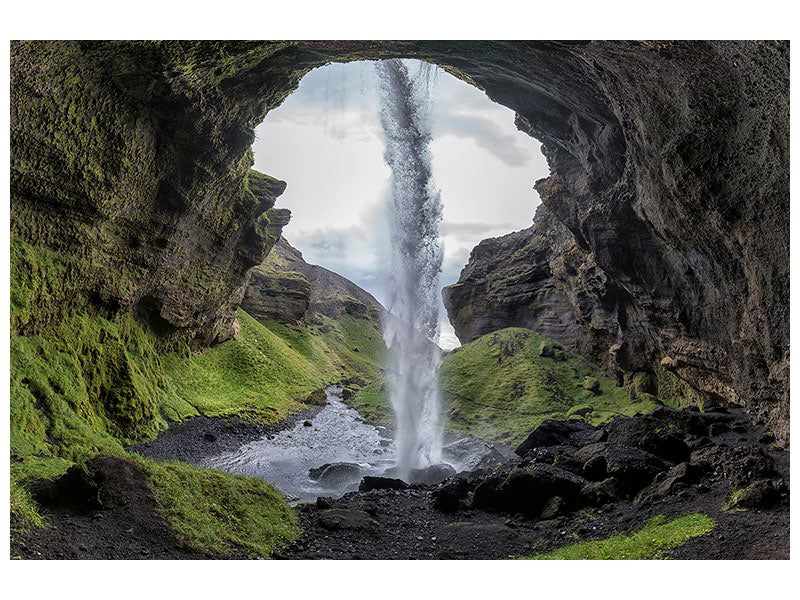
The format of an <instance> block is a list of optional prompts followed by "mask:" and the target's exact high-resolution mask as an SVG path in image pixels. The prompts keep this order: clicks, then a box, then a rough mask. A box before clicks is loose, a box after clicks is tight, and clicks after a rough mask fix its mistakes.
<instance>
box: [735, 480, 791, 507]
mask: <svg viewBox="0 0 800 600" xmlns="http://www.w3.org/2000/svg"><path fill="white" fill-rule="evenodd" d="M779 499H780V492H779V490H778V488H777V487H776V485H775V484H774V483H773V482H772V481H769V480H766V479H761V480H759V481H754V482H753V483H751V484H750V485H748V486H747V487H746V488H745V489H744V490H743V491H742V492H741V493H740V494H738V495H737V496H736V497H735V498H734V500H733V502H731V508H770V507H772V506H774V505H775V504H776V503H777V502H778V500H779Z"/></svg>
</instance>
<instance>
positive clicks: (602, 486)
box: [581, 477, 620, 506]
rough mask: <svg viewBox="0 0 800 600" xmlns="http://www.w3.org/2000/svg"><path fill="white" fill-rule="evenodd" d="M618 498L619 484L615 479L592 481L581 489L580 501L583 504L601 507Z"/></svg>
mask: <svg viewBox="0 0 800 600" xmlns="http://www.w3.org/2000/svg"><path fill="white" fill-rule="evenodd" d="M619 496H620V486H619V482H618V481H617V479H616V478H615V477H608V478H607V479H604V480H603V481H592V482H590V483H587V484H586V485H585V486H583V487H582V488H581V499H582V500H583V503H584V504H589V505H591V506H602V505H603V504H607V503H609V502H615V501H616V500H617V499H618V498H619Z"/></svg>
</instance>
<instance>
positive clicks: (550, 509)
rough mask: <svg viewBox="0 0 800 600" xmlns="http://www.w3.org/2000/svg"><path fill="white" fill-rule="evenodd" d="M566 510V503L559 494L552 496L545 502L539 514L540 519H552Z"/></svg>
mask: <svg viewBox="0 0 800 600" xmlns="http://www.w3.org/2000/svg"><path fill="white" fill-rule="evenodd" d="M566 510H567V503H566V502H564V499H563V498H562V497H561V496H553V497H552V498H550V499H549V500H548V501H547V502H545V505H544V508H542V512H541V513H540V514H539V518H540V519H553V518H555V517H557V516H558V515H560V514H563V513H564V512H566Z"/></svg>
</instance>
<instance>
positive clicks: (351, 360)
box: [161, 310, 383, 423]
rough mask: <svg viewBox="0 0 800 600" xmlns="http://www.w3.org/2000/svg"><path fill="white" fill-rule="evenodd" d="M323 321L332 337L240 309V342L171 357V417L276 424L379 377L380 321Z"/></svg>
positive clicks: (167, 410) (167, 402)
mask: <svg viewBox="0 0 800 600" xmlns="http://www.w3.org/2000/svg"><path fill="white" fill-rule="evenodd" d="M322 319H323V321H324V324H325V325H326V327H324V329H325V333H319V332H315V331H313V330H311V329H309V328H291V327H287V326H285V325H281V324H280V323H275V322H264V323H261V322H259V321H256V320H255V319H253V318H252V317H251V316H250V315H248V314H247V313H246V312H244V311H243V310H240V311H239V324H240V326H241V331H240V333H239V336H238V337H236V338H235V339H233V340H230V341H228V342H225V343H224V344H219V345H218V346H214V347H213V348H210V349H208V350H206V351H205V352H203V353H202V354H198V355H196V356H189V357H184V356H181V355H180V354H178V353H171V354H168V355H166V356H165V357H163V359H162V363H163V370H164V380H165V386H164V391H165V393H164V399H163V401H162V403H161V409H162V411H163V412H164V415H165V416H166V417H167V418H169V419H171V420H182V419H186V418H188V417H192V416H194V415H197V414H203V415H206V416H232V415H238V416H243V417H248V418H254V419H256V420H258V421H260V422H264V423H275V422H277V421H279V420H281V419H284V418H286V417H287V416H289V415H291V414H293V413H295V412H297V411H298V410H301V409H302V408H304V404H302V401H303V400H304V399H305V398H306V397H307V396H308V395H309V394H311V392H313V391H314V390H317V389H320V388H323V387H325V386H326V385H329V384H332V383H336V382H340V381H343V380H345V379H348V378H351V377H354V376H361V377H367V378H371V377H375V376H376V374H377V371H378V369H379V364H380V352H381V349H382V344H383V341H382V338H381V336H380V332H379V331H378V330H377V328H376V326H375V323H374V322H372V321H370V320H367V319H357V318H354V317H352V316H350V315H344V316H342V317H341V318H340V319H338V320H336V321H334V320H333V319H328V318H327V317H323V318H322ZM353 348H359V351H358V352H355V351H354V350H353Z"/></svg>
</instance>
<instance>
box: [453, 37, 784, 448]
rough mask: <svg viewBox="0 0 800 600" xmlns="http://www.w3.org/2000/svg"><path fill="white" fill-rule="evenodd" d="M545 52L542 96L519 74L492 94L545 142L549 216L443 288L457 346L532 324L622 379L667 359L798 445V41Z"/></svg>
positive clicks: (487, 246) (495, 244) (502, 241)
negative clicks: (792, 189) (791, 56)
mask: <svg viewBox="0 0 800 600" xmlns="http://www.w3.org/2000/svg"><path fill="white" fill-rule="evenodd" d="M535 54H536V51H533V52H532V53H530V54H528V57H527V60H526V61H525V62H526V64H529V65H536V66H535V67H533V71H532V72H528V73H527V75H520V78H524V79H527V80H528V81H530V80H531V79H537V80H538V83H539V85H538V86H535V87H534V88H533V89H532V90H530V91H531V93H530V95H529V96H528V98H525V99H523V86H522V85H521V84H518V83H516V81H515V82H514V83H511V82H509V81H508V80H509V79H515V77H513V76H510V75H509V74H508V73H504V76H505V81H504V82H502V83H497V88H495V87H494V86H495V84H496V82H495V80H493V79H492V78H491V76H489V75H487V78H486V79H485V80H484V81H483V82H482V83H483V85H484V86H485V87H486V88H487V90H489V93H490V94H491V95H492V96H493V97H495V98H496V99H498V100H499V101H501V102H502V103H504V104H507V105H509V106H512V107H513V108H515V109H516V110H517V112H518V125H519V126H520V128H522V129H523V130H526V131H529V132H531V133H532V134H534V135H536V136H537V137H539V139H541V140H542V141H543V142H544V144H545V146H544V149H545V152H546V155H547V157H548V159H549V162H550V166H551V169H552V175H551V176H550V177H549V178H547V179H545V180H542V181H539V182H537V185H536V188H537V190H538V191H539V193H540V195H541V196H542V201H543V204H544V206H543V207H542V208H541V209H540V210H539V213H538V214H537V219H536V224H535V225H534V227H533V228H532V229H529V230H527V231H525V232H519V233H517V234H513V235H511V236H506V237H504V238H499V239H497V240H489V241H485V242H483V243H482V244H481V245H480V246H478V248H476V249H475V251H474V252H473V255H472V257H471V258H470V263H469V265H468V266H467V267H466V268H465V269H464V272H463V273H462V276H461V279H460V281H459V282H458V283H457V284H456V286H454V287H453V288H450V289H449V290H447V291H446V292H445V300H446V302H447V306H448V310H449V313H450V314H451V315H452V317H453V319H454V321H455V326H456V332H457V333H458V335H459V336H460V337H462V338H463V339H465V340H469V339H473V338H474V337H475V336H476V335H478V334H480V333H484V332H486V331H487V330H490V329H492V328H495V327H498V326H501V325H503V326H509V325H524V326H528V327H533V328H535V329H539V330H542V331H545V332H547V333H548V335H550V336H551V337H554V338H555V339H559V340H561V341H563V342H564V343H567V344H569V345H570V346H571V347H573V348H576V349H578V350H579V351H581V352H583V353H584V354H585V355H587V356H589V357H591V358H593V359H595V360H598V361H601V362H603V363H604V364H606V365H607V366H608V367H609V368H610V369H611V370H612V371H615V372H617V373H618V374H619V375H620V376H622V375H623V373H625V372H628V373H630V372H633V371H638V370H648V371H652V370H654V368H653V365H654V364H657V363H659V362H661V361H663V364H664V366H666V367H668V368H669V369H671V370H672V371H673V372H674V373H676V374H678V375H679V376H680V377H681V378H683V379H685V380H686V381H688V382H690V383H691V384H692V385H693V386H695V387H696V388H698V389H700V390H703V391H705V392H708V393H710V394H712V395H713V396H717V397H719V398H722V399H725V400H728V401H734V402H738V403H742V404H744V405H745V406H746V407H747V408H748V410H749V411H750V412H751V414H753V415H754V416H756V417H757V418H760V419H764V420H766V421H767V422H768V423H769V424H770V426H771V427H773V428H774V429H775V431H776V433H777V434H778V436H779V437H780V438H782V439H784V440H785V439H786V436H787V435H788V389H787V388H788V364H789V360H788V341H789V337H788V336H789V330H788V306H789V305H788V284H789V279H788V275H789V263H788V240H789V234H788V216H789V205H788V202H789V191H788V177H787V166H788V145H787V144H788V64H789V63H788V44H780V43H749V42H748V43H713V44H712V43H709V44H705V43H702V44H697V43H692V44H633V43H630V44H603V43H597V44H574V45H565V46H562V47H560V48H559V49H558V51H556V52H555V54H554V55H549V54H548V53H547V51H546V50H545V51H543V52H542V53H541V60H538V61H537V60H534V55H535ZM509 60H510V61H516V60H519V54H518V55H516V56H514V57H510V58H509ZM556 64H558V65H560V70H559V73H558V75H555V71H554V67H555V66H556ZM537 71H538V73H537ZM573 78H574V79H573ZM542 81H546V82H547V83H542ZM555 87H558V89H555ZM542 96H545V98H544V101H541V100H542ZM554 222H558V223H560V224H563V225H564V226H565V227H566V229H567V230H568V232H565V231H564V228H563V227H560V226H558V225H554ZM498 265H502V266H503V269H502V270H503V271H504V272H505V273H507V274H509V275H512V274H516V275H517V278H516V279H507V280H506V281H503V280H502V279H501V280H500V281H498V280H497V278H496V276H495V275H494V273H493V270H494V268H495V266H498ZM655 370H658V369H655Z"/></svg>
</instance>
